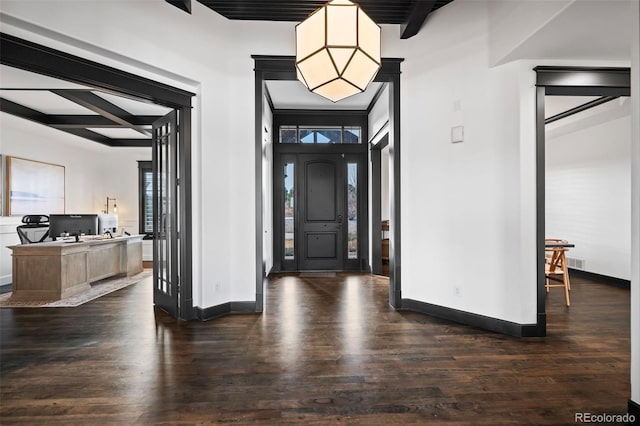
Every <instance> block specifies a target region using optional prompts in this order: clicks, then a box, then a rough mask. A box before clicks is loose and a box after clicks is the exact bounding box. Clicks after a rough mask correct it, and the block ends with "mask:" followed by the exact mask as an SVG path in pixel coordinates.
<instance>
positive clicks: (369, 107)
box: [367, 84, 386, 116]
mask: <svg viewBox="0 0 640 426" xmlns="http://www.w3.org/2000/svg"><path fill="white" fill-rule="evenodd" d="M385 87H386V85H385V84H381V85H380V87H378V91H377V92H376V94H375V95H373V99H371V102H369V106H367V116H368V115H369V114H371V110H372V109H373V107H374V106H375V105H376V103H378V99H380V96H382V93H383V92H384V88H385Z"/></svg>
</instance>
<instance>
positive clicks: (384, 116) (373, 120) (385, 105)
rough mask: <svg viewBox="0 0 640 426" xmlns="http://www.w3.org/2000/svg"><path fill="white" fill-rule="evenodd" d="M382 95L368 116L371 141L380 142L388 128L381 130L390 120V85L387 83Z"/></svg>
mask: <svg viewBox="0 0 640 426" xmlns="http://www.w3.org/2000/svg"><path fill="white" fill-rule="evenodd" d="M384 86H385V87H384V88H383V89H382V93H381V94H380V97H379V98H378V100H377V101H376V103H375V105H373V107H372V108H371V111H370V112H369V116H368V117H367V120H368V125H369V142H371V143H378V141H379V139H380V138H381V137H382V136H384V135H385V134H386V133H387V132H388V130H387V131H386V132H385V131H382V132H381V131H380V130H381V129H382V128H383V127H384V126H385V125H387V123H388V122H389V85H388V84H386V83H385V85H384Z"/></svg>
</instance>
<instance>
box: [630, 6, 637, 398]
mask: <svg viewBox="0 0 640 426" xmlns="http://www.w3.org/2000/svg"><path fill="white" fill-rule="evenodd" d="M631 3H632V7H631V13H630V14H629V15H630V16H631V17H632V20H633V25H632V38H631V40H633V43H632V47H631V117H632V119H631V145H632V146H631V164H632V166H631V259H632V263H631V399H632V400H633V401H635V403H636V404H640V261H639V260H638V259H640V119H639V118H638V117H640V3H638V2H637V1H635V2H631Z"/></svg>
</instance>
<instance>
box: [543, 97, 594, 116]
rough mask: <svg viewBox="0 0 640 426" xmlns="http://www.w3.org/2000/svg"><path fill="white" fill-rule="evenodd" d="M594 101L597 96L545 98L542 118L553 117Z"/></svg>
mask: <svg viewBox="0 0 640 426" xmlns="http://www.w3.org/2000/svg"><path fill="white" fill-rule="evenodd" d="M595 99H598V96H546V97H545V99H544V118H549V117H553V116H554V115H558V114H561V113H563V112H565V111H568V110H570V109H572V108H575V107H577V106H580V105H584V104H586V103H587V102H591V101H593V100H595Z"/></svg>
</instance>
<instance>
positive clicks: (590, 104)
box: [544, 96, 619, 124]
mask: <svg viewBox="0 0 640 426" xmlns="http://www.w3.org/2000/svg"><path fill="white" fill-rule="evenodd" d="M618 98H619V96H602V97H600V98H598V99H594V100H592V101H589V102H587V103H584V104H582V105H578V106H577V107H575V108H571V109H569V110H567V111H565V112H561V113H560V114H556V115H554V116H551V117H549V118H547V119H545V120H544V124H549V123H553V122H554V121H558V120H561V119H563V118H567V117H570V116H572V115H574V114H577V113H579V112H582V111H586V110H588V109H591V108H593V107H596V106H598V105H602V104H606V103H607V102H610V101H612V100H614V99H618Z"/></svg>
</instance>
